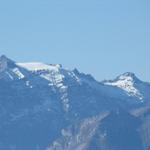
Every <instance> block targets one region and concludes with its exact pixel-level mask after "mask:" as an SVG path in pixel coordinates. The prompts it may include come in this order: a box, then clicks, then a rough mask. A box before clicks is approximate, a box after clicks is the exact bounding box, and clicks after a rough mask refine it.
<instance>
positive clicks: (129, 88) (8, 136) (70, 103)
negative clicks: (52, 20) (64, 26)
mask: <svg viewBox="0 0 150 150" xmlns="http://www.w3.org/2000/svg"><path fill="white" fill-rule="evenodd" d="M0 121H1V123H0V150H150V83H148V82H143V81H141V80H140V79H138V78H137V77H136V75H135V74H134V73H130V72H127V73H124V74H122V75H120V76H118V77H117V78H116V79H114V80H107V81H106V80H105V81H102V82H99V81H97V80H95V79H94V78H93V77H92V76H91V75H89V74H84V73H81V72H79V71H78V70H77V69H74V70H68V69H64V68H63V67H62V66H61V65H60V64H45V63H40V62H29V63H16V62H15V61H13V60H11V59H9V58H7V57H6V56H4V55H2V56H1V57H0Z"/></svg>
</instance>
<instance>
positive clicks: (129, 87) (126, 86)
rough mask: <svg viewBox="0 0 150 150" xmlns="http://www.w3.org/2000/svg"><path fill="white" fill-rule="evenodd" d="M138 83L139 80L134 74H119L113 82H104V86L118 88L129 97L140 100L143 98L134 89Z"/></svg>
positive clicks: (136, 89)
mask: <svg viewBox="0 0 150 150" xmlns="http://www.w3.org/2000/svg"><path fill="white" fill-rule="evenodd" d="M139 81H140V80H139V79H138V78H137V77H136V76H135V74H134V73H131V72H126V73H124V74H121V75H120V76H118V77H117V78H116V79H114V80H108V81H104V84H105V85H111V86H116V87H119V88H121V89H122V90H124V91H125V92H126V93H127V94H128V95H129V96H134V97H137V98H139V99H140V100H142V99H143V96H142V94H141V93H140V91H139V90H138V88H137V87H136V84H137V83H138V82H139Z"/></svg>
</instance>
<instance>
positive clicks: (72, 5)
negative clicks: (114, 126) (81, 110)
mask: <svg viewBox="0 0 150 150" xmlns="http://www.w3.org/2000/svg"><path fill="white" fill-rule="evenodd" d="M149 8H150V1H149V0H124V1H121V0H75V1H73V0H22V1H20V0H13V1H12V0H1V1H0V53H1V54H5V55H7V56H8V57H10V58H12V59H14V60H16V61H21V62H24V61H43V62H48V63H61V64H63V66H64V67H67V68H70V69H72V68H75V67H76V68H78V69H79V70H80V71H81V72H85V73H91V74H93V75H94V76H95V78H96V79H98V80H103V79H109V78H113V77H115V76H116V75H118V74H121V73H123V72H126V71H131V72H135V73H136V74H137V76H139V77H140V78H141V79H143V80H146V81H150V69H149V68H150V9H149Z"/></svg>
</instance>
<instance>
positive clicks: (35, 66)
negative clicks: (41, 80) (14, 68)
mask: <svg viewBox="0 0 150 150" xmlns="http://www.w3.org/2000/svg"><path fill="white" fill-rule="evenodd" d="M16 64H17V65H18V66H20V67H22V68H25V69H27V70H29V71H38V70H58V69H59V68H60V67H61V66H60V65H59V64H56V65H52V64H44V63H41V62H29V63H16Z"/></svg>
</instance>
